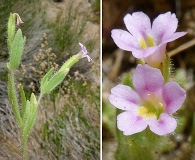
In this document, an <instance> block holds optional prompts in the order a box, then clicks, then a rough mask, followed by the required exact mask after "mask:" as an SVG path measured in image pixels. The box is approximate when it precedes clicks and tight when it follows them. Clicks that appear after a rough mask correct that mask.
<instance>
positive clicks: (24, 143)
mask: <svg viewBox="0 0 195 160" xmlns="http://www.w3.org/2000/svg"><path fill="white" fill-rule="evenodd" d="M21 139H22V159H23V160H27V142H28V136H23V135H22V136H21Z"/></svg>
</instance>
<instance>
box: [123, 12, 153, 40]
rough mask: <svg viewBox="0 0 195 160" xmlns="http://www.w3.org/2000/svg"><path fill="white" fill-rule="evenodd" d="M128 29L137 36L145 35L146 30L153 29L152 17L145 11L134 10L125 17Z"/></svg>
mask: <svg viewBox="0 0 195 160" xmlns="http://www.w3.org/2000/svg"><path fill="white" fill-rule="evenodd" d="M124 23H125V25H126V28H127V29H128V31H129V32H130V33H131V34H132V35H133V36H135V37H137V38H139V37H145V36H146V31H147V30H151V22H150V18H149V17H148V16H147V15H146V14H145V13H143V12H134V13H133V14H132V15H130V14H127V15H126V16H125V17H124Z"/></svg>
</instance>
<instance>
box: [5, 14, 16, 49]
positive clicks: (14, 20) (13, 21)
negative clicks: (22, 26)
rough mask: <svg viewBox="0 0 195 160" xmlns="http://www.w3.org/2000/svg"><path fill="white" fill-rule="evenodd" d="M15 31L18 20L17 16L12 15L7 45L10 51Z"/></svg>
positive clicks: (9, 22)
mask: <svg viewBox="0 0 195 160" xmlns="http://www.w3.org/2000/svg"><path fill="white" fill-rule="evenodd" d="M15 30H16V19H15V16H14V15H13V14H12V13H10V17H9V20H8V26H7V34H8V39H7V45H8V48H9V50H10V48H11V42H12V41H13V39H14V35H15Z"/></svg>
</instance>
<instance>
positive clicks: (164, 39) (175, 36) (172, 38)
mask: <svg viewBox="0 0 195 160" xmlns="http://www.w3.org/2000/svg"><path fill="white" fill-rule="evenodd" d="M186 34H187V32H175V33H173V34H172V35H171V36H169V37H165V38H163V40H162V42H161V43H167V42H171V41H173V40H175V39H178V38H180V37H182V36H184V35H186Z"/></svg>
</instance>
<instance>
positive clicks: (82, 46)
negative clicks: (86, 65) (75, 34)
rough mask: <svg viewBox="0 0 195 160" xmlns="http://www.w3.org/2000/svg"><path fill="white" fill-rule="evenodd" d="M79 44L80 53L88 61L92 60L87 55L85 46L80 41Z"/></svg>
mask: <svg viewBox="0 0 195 160" xmlns="http://www.w3.org/2000/svg"><path fill="white" fill-rule="evenodd" d="M79 45H80V47H81V52H82V55H83V56H84V57H87V60H88V62H91V61H93V60H92V59H91V57H89V55H88V51H87V49H86V47H85V46H84V45H83V44H81V43H79Z"/></svg>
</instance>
